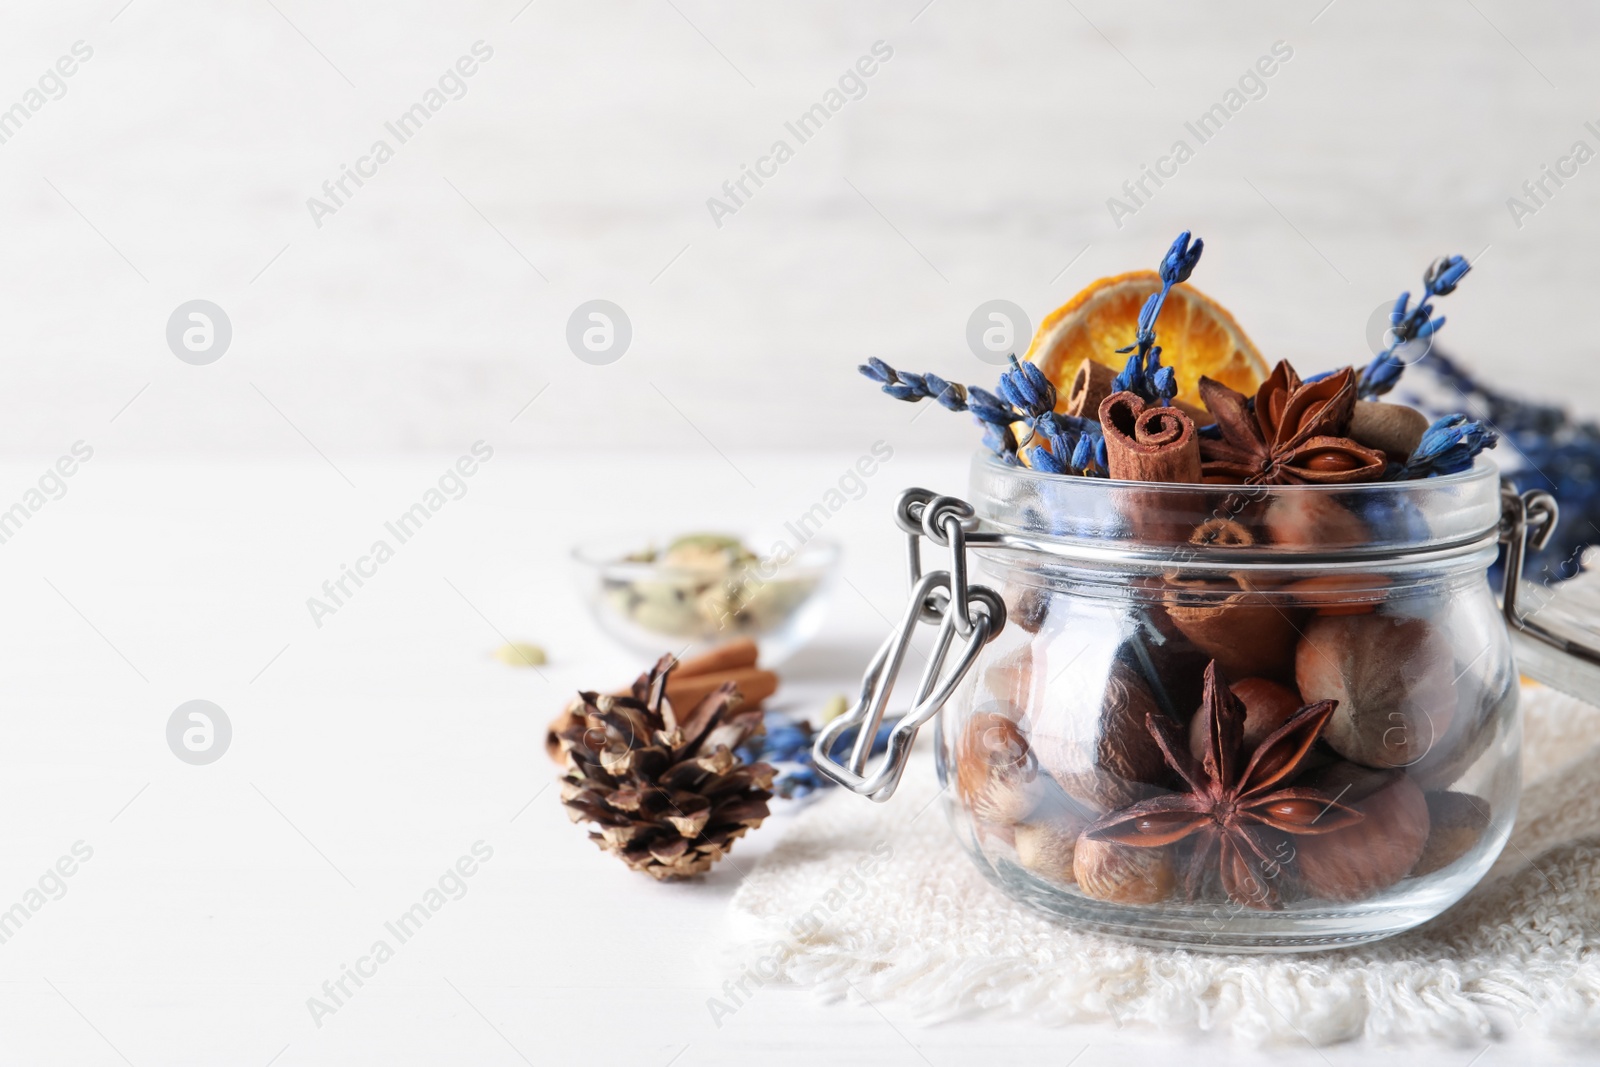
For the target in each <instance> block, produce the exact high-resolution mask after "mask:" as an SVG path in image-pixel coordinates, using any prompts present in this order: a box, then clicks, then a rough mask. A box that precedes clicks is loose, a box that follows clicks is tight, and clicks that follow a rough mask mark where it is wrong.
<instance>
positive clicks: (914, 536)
mask: <svg viewBox="0 0 1600 1067" xmlns="http://www.w3.org/2000/svg"><path fill="white" fill-rule="evenodd" d="M970 498H971V501H972V503H971V505H967V504H966V503H964V502H962V501H958V500H954V499H953V498H949V497H935V496H934V495H933V494H931V493H927V492H926V491H923V490H912V491H910V492H908V493H907V494H906V496H905V497H903V498H902V501H901V507H900V515H899V518H900V523H901V526H902V528H903V529H905V530H906V531H907V532H908V533H909V534H910V535H911V548H912V573H913V579H914V581H915V587H914V589H913V597H912V603H911V605H910V607H909V608H908V613H907V616H906V622H905V624H904V625H903V626H902V628H901V630H900V631H899V632H897V633H896V634H894V635H891V638H890V640H889V641H888V642H886V643H885V645H884V647H883V649H882V650H880V652H879V654H878V657H877V658H876V659H875V660H874V662H873V665H872V667H871V668H870V669H869V671H868V676H867V680H866V683H865V684H864V685H863V691H862V698H861V700H860V701H859V702H858V704H857V706H856V708H854V709H852V711H851V712H850V713H848V714H847V715H846V716H843V717H841V719H839V720H835V722H834V723H833V724H831V725H830V727H829V729H827V730H825V731H824V733H823V735H822V736H821V737H820V738H819V740H818V745H817V762H818V766H819V767H820V768H821V769H823V770H824V772H825V773H828V774H830V775H831V776H832V777H835V778H836V779H838V780H839V781H841V782H842V783H843V784H845V785H847V786H848V787H850V788H852V789H854V790H856V791H857V792H861V793H865V794H867V795H870V796H872V797H874V799H878V800H883V799H887V797H888V796H889V795H890V794H891V793H892V792H893V789H894V784H895V782H896V781H897V780H898V777H899V773H900V771H902V770H903V769H904V766H905V761H906V758H907V757H908V755H909V751H910V743H911V739H912V736H913V735H914V733H915V731H916V729H917V727H918V726H920V725H921V724H922V723H923V722H925V721H927V720H928V719H930V718H932V717H933V716H934V714H935V713H936V712H939V711H940V708H941V707H942V709H943V710H942V713H941V714H939V715H938V719H937V742H936V750H937V757H938V773H939V780H940V783H941V785H942V786H944V789H943V791H942V796H943V798H944V803H945V805H946V807H947V810H948V813H949V816H950V819H951V822H952V825H953V826H954V828H955V831H956V833H957V835H958V837H959V838H960V839H961V841H962V843H963V844H964V846H965V847H966V850H967V851H968V852H969V853H970V855H971V856H972V858H973V860H974V861H975V862H976V863H977V864H978V866H979V868H980V869H981V870H982V871H983V872H984V873H985V874H986V875H987V876H988V877H989V878H990V879H991V880H992V881H994V882H995V884H996V885H998V886H999V887H1000V888H1001V889H1002V890H1003V891H1004V892H1005V893H1007V894H1008V895H1009V896H1011V897H1013V898H1015V899H1017V900H1019V901H1022V902H1024V903H1026V904H1029V905H1031V906H1033V907H1036V908H1039V909H1042V910H1044V911H1047V912H1050V913H1052V914H1054V915H1057V916H1061V917H1063V918H1065V919H1068V920H1070V921H1072V922H1073V923H1074V924H1077V925H1081V926H1085V927H1089V928H1093V929H1096V930H1099V931H1102V932H1105V933H1110V934H1115V935H1119V936H1122V937H1127V938H1132V939H1136V940H1140V941H1144V942H1151V943H1157V944H1163V945H1171V946H1178V947H1187V948H1202V949H1205V948H1209V949H1218V950H1227V951H1240V950H1244V951H1273V950H1292V949H1301V948H1307V947H1319V946H1339V945H1350V944H1357V943H1360V942H1364V941H1371V940H1375V939H1377V938H1381V937H1386V936H1388V935H1390V934H1394V933H1398V932H1400V931H1402V930H1406V929H1409V928H1411V927H1414V926H1416V925H1417V924H1419V923H1422V922H1424V921H1426V920H1428V919H1430V918H1432V917H1434V916H1435V915H1438V914H1439V913H1440V912H1442V911H1444V910H1445V909H1446V908H1448V907H1449V906H1450V905H1451V904H1453V903H1454V902H1455V901H1456V900H1458V899H1460V898H1461V897H1462V896H1463V895H1464V894H1465V893H1466V892H1467V890H1469V889H1470V888H1471V887H1472V886H1473V885H1474V884H1476V882H1477V881H1478V880H1479V879H1480V878H1481V877H1482V876H1483V874H1484V872H1485V871H1487V870H1488V868H1489V866H1490V864H1492V863H1493V861H1494V859H1495V857H1496V856H1497V855H1498V854H1499V852H1500V849H1501V848H1502V847H1503V846H1504V844H1505V842H1506V839H1507V837H1508V835H1509V833H1510V830H1511V826H1512V823H1513V821H1514V819H1515V815H1516V808H1517V798H1518V792H1519V787H1520V780H1519V755H1520V753H1519V749H1520V743H1521V737H1520V722H1519V718H1518V715H1517V682H1518V677H1517V671H1516V668H1515V666H1514V664H1513V661H1512V655H1511V646H1510V641H1509V639H1508V634H1507V626H1506V621H1505V618H1504V617H1503V615H1502V608H1501V606H1500V605H1499V604H1498V603H1497V602H1496V599H1495V597H1494V595H1493V593H1492V592H1491V590H1490V587H1489V583H1488V580H1487V570H1488V567H1489V565H1490V564H1491V563H1493V562H1494V560H1495V558H1496V554H1497V552H1498V548H1499V542H1500V540H1501V536H1502V532H1503V531H1502V508H1503V506H1506V507H1508V509H1509V505H1508V504H1507V503H1506V500H1504V499H1503V497H1502V490H1501V487H1500V483H1499V480H1498V478H1497V476H1496V471H1495V469H1494V468H1493V467H1492V466H1491V465H1489V464H1488V463H1486V462H1482V461H1480V463H1479V465H1478V466H1476V467H1475V468H1473V469H1472V470H1470V471H1467V472H1464V473H1462V474H1458V475H1453V476H1449V477H1441V478H1430V479H1426V480H1419V481H1406V482H1388V483H1375V484H1367V485H1353V486H1281V487H1279V486H1275V487H1243V486H1210V485H1206V486H1199V485H1166V484H1150V483H1135V482H1114V481H1108V480H1105V479H1089V478H1081V477H1070V476H1060V475H1049V474H1041V473H1038V472H1035V471H1032V470H1028V469H1025V468H1020V467H1012V466H1007V465H1004V464H1002V463H1000V462H998V461H997V460H995V459H993V458H992V457H989V456H979V457H978V458H977V459H976V460H975V461H974V463H973V467H972V478H971V494H970ZM1509 501H1510V502H1512V503H1515V504H1517V505H1518V507H1519V509H1520V508H1521V507H1522V505H1524V504H1526V503H1527V501H1525V500H1523V499H1521V498H1517V497H1516V496H1515V495H1514V494H1511V495H1510V497H1509ZM1536 503H1537V504H1538V505H1539V506H1540V508H1543V510H1541V511H1540V513H1539V515H1538V517H1537V518H1536V519H1533V520H1530V521H1534V522H1537V523H1538V524H1540V525H1539V528H1538V529H1535V530H1534V531H1533V533H1534V534H1535V535H1541V536H1548V531H1549V528H1550V526H1551V524H1553V521H1554V514H1553V507H1545V505H1547V504H1548V500H1547V498H1546V499H1543V500H1540V501H1537V502H1536ZM1535 510H1539V509H1535ZM1508 513H1509V510H1508ZM1522 514H1523V512H1522V511H1521V510H1518V511H1517V515H1518V516H1522ZM1514 532H1515V535H1516V538H1517V544H1518V552H1517V560H1516V561H1515V563H1516V565H1517V566H1520V545H1521V538H1522V537H1523V536H1524V535H1525V533H1527V532H1528V531H1527V530H1526V529H1525V527H1524V525H1523V524H1522V523H1521V521H1520V519H1519V523H1518V524H1517V526H1516V529H1515V531H1514ZM921 538H928V539H931V540H932V541H933V542H934V544H935V545H938V546H942V547H947V548H948V549H949V550H950V553H951V562H950V566H949V569H948V570H947V571H935V572H931V573H928V574H923V573H922V569H921V565H920V563H921V561H920V555H919V551H918V546H919V541H920V539H921ZM964 549H966V550H970V552H971V555H972V556H973V557H975V563H974V566H975V570H976V574H977V576H978V577H979V578H981V579H982V580H984V581H986V582H987V583H988V585H987V586H980V585H971V586H969V585H968V582H967V575H966V565H967V561H966V558H965V554H964V551H963V550H964ZM1513 573H1514V572H1513ZM990 587H992V588H990ZM997 600H999V601H1003V608H1001V607H1000V606H999V605H998V604H997V603H996V601H997ZM962 609H965V610H962ZM1511 614H1512V616H1513V617H1515V612H1514V610H1513V611H1512V612H1511ZM918 620H922V621H936V622H939V623H940V634H939V639H938V641H937V643H936V649H935V654H934V655H933V656H932V657H931V663H930V665H929V667H928V669H927V671H926V672H925V674H924V677H923V679H922V681H921V683H920V684H919V686H918V687H917V692H916V696H915V699H914V701H913V706H912V709H911V711H910V712H909V713H908V714H907V715H906V716H905V717H904V718H903V719H902V720H901V722H900V724H899V725H898V726H897V727H896V729H895V730H894V732H893V735H892V737H891V743H890V749H889V755H888V757H887V759H886V761H885V763H884V764H883V766H882V767H881V768H880V769H879V770H877V771H876V772H875V773H871V774H869V773H868V772H867V769H866V766H865V763H866V758H867V753H866V752H865V751H864V746H858V747H857V748H856V750H855V751H854V752H853V753H852V754H851V756H850V757H849V759H848V760H847V761H843V762H841V761H838V760H835V759H833V758H831V757H830V756H829V753H831V752H834V751H836V749H837V745H836V744H835V742H836V741H838V740H839V739H840V738H842V737H843V736H844V735H845V734H847V733H848V732H849V730H850V729H852V728H855V729H857V730H858V737H859V736H866V737H870V736H872V734H873V732H875V730H876V727H877V725H878V722H879V720H880V719H881V717H882V715H883V711H884V707H885V706H886V703H887V700H888V697H889V690H890V689H891V688H892V686H893V679H894V676H895V674H896V673H898V670H899V666H900V663H901V661H902V660H903V658H904V656H905V652H906V649H907V647H908V646H909V641H910V634H911V631H912V630H914V629H915V625H916V622H917V621H918ZM957 638H962V639H964V642H963V644H962V645H961V649H960V652H959V654H958V655H955V656H954V657H953V662H952V663H951V664H950V665H948V666H943V667H941V664H942V661H944V660H946V659H950V658H952V656H951V650H952V648H953V646H954V645H955V643H956V639H957Z"/></svg>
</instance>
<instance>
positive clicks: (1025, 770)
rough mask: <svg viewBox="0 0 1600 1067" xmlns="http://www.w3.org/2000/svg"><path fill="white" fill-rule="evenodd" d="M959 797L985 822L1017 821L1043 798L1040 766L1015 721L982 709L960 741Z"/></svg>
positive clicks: (957, 751) (974, 815) (962, 732)
mask: <svg viewBox="0 0 1600 1067" xmlns="http://www.w3.org/2000/svg"><path fill="white" fill-rule="evenodd" d="M955 763H956V795H957V796H959V797H960V798H961V801H962V803H963V804H965V805H966V807H967V810H968V811H970V812H971V813H972V815H973V817H974V818H976V819H978V820H979V821H980V822H993V823H998V824H1002V825H1003V824H1006V823H1011V822H1015V821H1017V820H1019V819H1021V818H1022V817H1023V816H1025V815H1027V814H1028V812H1029V811H1031V810H1033V806H1034V804H1036V803H1037V802H1038V799H1039V786H1038V777H1039V767H1038V761H1037V760H1036V759H1035V758H1034V755H1033V752H1032V749H1031V748H1030V747H1029V745H1028V739H1027V737H1026V736H1025V735H1024V734H1023V732H1022V727H1021V726H1019V725H1018V724H1017V723H1016V721H1015V720H1014V719H1011V718H1009V717H1008V716H1006V715H1002V714H999V713H998V712H989V711H980V712H976V713H974V714H973V716H972V717H971V718H970V719H968V720H967V722H966V725H965V726H963V727H962V729H961V734H960V737H959V738H958V740H957V742H956V752H955Z"/></svg>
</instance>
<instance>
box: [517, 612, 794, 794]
mask: <svg viewBox="0 0 1600 1067" xmlns="http://www.w3.org/2000/svg"><path fill="white" fill-rule="evenodd" d="M757 651H758V650H757V648H756V643H755V642H754V641H752V640H750V639H749V638H741V639H740V640H737V641H730V642H729V643H728V644H726V645H721V646H719V647H717V648H713V649H711V650H710V651H709V652H702V653H701V654H700V655H698V656H691V657H689V658H688V659H686V660H683V661H681V662H680V663H679V664H678V666H677V667H676V668H675V669H674V670H673V672H672V673H671V674H670V675H669V676H668V677H667V699H668V700H670V701H672V703H673V705H674V706H675V707H676V708H678V709H679V710H681V711H687V710H689V709H690V708H692V707H694V706H695V705H696V704H698V703H699V702H700V701H701V700H703V699H705V697H706V696H707V695H708V694H710V693H711V692H712V691H713V690H715V689H716V688H717V687H718V686H720V685H721V684H722V683H723V682H732V683H733V684H734V685H736V686H738V688H739V695H740V696H742V697H743V698H744V702H743V705H742V706H743V707H747V708H749V707H755V706H756V705H758V704H760V703H761V702H762V701H763V700H765V699H767V698H768V697H770V696H771V695H772V694H773V693H775V692H777V690H778V676H777V675H776V674H774V673H772V672H771V671H764V670H761V669H760V668H759V667H757V666H756V654H757ZM631 693H632V689H631V688H628V687H623V688H621V689H614V690H612V692H611V695H612V696H619V697H620V696H628V695H630V694H631ZM582 722H583V701H582V700H581V699H580V698H577V697H574V698H573V699H572V700H571V701H569V702H568V703H567V706H566V707H564V708H562V709H561V713H560V714H558V715H557V716H556V717H555V719H554V721H552V722H551V723H550V727H549V729H548V730H546V731H545V735H544V749H545V752H546V753H547V754H548V755H549V756H550V758H551V759H552V760H554V761H555V762H557V763H560V762H561V740H560V738H559V737H558V736H557V735H558V734H560V733H561V732H562V731H564V730H568V729H570V728H572V727H573V726H575V725H578V724H581V723H582Z"/></svg>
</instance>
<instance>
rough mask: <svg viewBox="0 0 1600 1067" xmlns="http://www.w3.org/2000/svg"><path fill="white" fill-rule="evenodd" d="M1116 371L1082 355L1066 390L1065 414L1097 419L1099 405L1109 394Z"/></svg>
mask: <svg viewBox="0 0 1600 1067" xmlns="http://www.w3.org/2000/svg"><path fill="white" fill-rule="evenodd" d="M1116 376H1117V372H1116V371H1114V370H1112V369H1111V368H1110V367H1108V366H1106V365H1105V364H1104V363H1096V362H1095V361H1094V360H1092V359H1090V358H1088V357H1087V356H1086V357H1084V360H1083V362H1082V363H1080V364H1078V372H1077V373H1076V374H1074V375H1073V376H1072V386H1071V388H1069V389H1068V390H1067V414H1068V415H1077V416H1079V417H1081V418H1085V419H1098V418H1099V417H1100V405H1101V404H1102V403H1103V402H1104V401H1105V398H1106V397H1108V396H1110V395H1111V392H1112V390H1111V382H1112V380H1113V379H1115V378H1116Z"/></svg>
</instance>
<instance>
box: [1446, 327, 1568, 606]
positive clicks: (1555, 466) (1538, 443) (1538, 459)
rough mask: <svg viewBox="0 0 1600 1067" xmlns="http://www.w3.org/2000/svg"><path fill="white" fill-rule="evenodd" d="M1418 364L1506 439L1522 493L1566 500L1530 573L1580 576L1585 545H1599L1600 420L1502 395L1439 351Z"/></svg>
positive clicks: (1507, 461) (1508, 463) (1510, 473)
mask: <svg viewBox="0 0 1600 1067" xmlns="http://www.w3.org/2000/svg"><path fill="white" fill-rule="evenodd" d="M1419 366H1420V367H1421V368H1422V369H1423V370H1424V371H1426V372H1428V373H1429V374H1431V375H1432V376H1433V377H1435V378H1437V379H1439V380H1441V381H1443V382H1444V383H1445V384H1446V385H1448V386H1449V387H1451V388H1452V389H1453V390H1454V391H1455V392H1457V393H1459V394H1460V395H1461V396H1463V397H1465V398H1466V401H1467V403H1468V405H1469V408H1470V410H1472V411H1474V412H1478V413H1480V415H1481V417H1482V418H1483V420H1484V421H1485V422H1487V423H1489V424H1490V425H1492V426H1493V427H1494V428H1495V429H1496V430H1497V431H1498V432H1499V433H1500V434H1502V435H1503V436H1504V437H1505V439H1506V441H1507V442H1508V443H1509V444H1510V445H1511V446H1512V452H1513V454H1512V455H1510V456H1507V457H1505V458H1504V459H1503V460H1502V466H1503V467H1505V468H1507V469H1506V470H1505V474H1506V476H1507V477H1509V478H1510V479H1511V481H1512V483H1513V484H1515V485H1516V487H1517V491H1518V492H1519V493H1520V492H1526V491H1527V490H1529V489H1543V490H1545V491H1546V492H1549V493H1552V494H1554V495H1555V498H1556V501H1557V503H1559V504H1560V505H1561V521H1560V522H1558V523H1557V524H1556V530H1555V534H1554V536H1552V537H1551V538H1550V540H1549V541H1548V542H1547V543H1546V544H1545V547H1544V548H1543V549H1538V550H1534V551H1533V554H1532V555H1531V556H1530V557H1529V560H1528V564H1527V571H1528V573H1530V574H1532V573H1539V574H1542V575H1545V576H1548V578H1549V579H1550V580H1552V581H1563V580H1565V579H1568V578H1571V577H1573V576H1575V575H1576V574H1578V573H1579V571H1580V570H1581V560H1582V557H1583V552H1584V550H1585V549H1586V548H1588V547H1589V546H1590V545H1595V544H1600V533H1597V531H1600V422H1594V421H1588V420H1582V419H1578V418H1576V417H1574V416H1572V415H1570V414H1569V413H1568V412H1566V411H1565V410H1563V409H1562V408H1560V407H1558V406H1557V405H1554V404H1541V403H1538V402H1535V401H1528V400H1522V399H1520V398H1518V397H1514V396H1511V395H1509V394H1507V393H1503V392H1501V391H1499V390H1498V389H1496V388H1494V387H1493V386H1490V385H1487V384H1485V383H1483V382H1480V381H1479V380H1478V379H1476V378H1475V377H1473V375H1472V374H1471V373H1470V372H1468V371H1467V370H1466V369H1465V368H1464V367H1461V366H1460V365H1458V364H1457V363H1456V362H1455V360H1453V359H1451V358H1450V357H1449V356H1448V355H1447V354H1445V353H1444V352H1441V351H1439V349H1437V348H1435V349H1434V350H1433V352H1432V353H1430V355H1429V357H1428V359H1427V360H1426V361H1425V362H1423V363H1421V364H1419Z"/></svg>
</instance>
